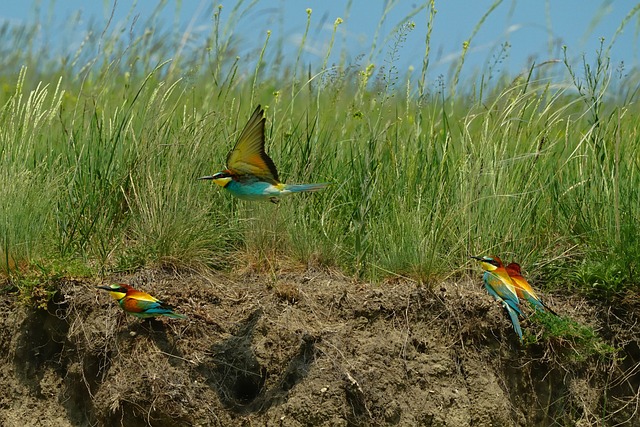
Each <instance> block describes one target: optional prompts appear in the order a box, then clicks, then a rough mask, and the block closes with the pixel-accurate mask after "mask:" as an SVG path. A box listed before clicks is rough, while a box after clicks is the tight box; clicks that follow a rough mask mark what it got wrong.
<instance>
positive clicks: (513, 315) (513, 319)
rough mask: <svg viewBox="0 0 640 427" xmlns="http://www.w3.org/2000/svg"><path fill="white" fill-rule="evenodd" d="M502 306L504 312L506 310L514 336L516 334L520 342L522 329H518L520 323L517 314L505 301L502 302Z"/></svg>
mask: <svg viewBox="0 0 640 427" xmlns="http://www.w3.org/2000/svg"><path fill="white" fill-rule="evenodd" d="M503 305H504V308H505V310H507V313H509V317H510V318H511V323H512V324H513V329H514V330H515V331H516V334H518V338H520V341H522V329H521V328H520V322H519V321H518V313H517V312H516V310H514V309H513V308H512V307H511V306H510V305H509V304H508V303H507V302H506V301H505V302H503Z"/></svg>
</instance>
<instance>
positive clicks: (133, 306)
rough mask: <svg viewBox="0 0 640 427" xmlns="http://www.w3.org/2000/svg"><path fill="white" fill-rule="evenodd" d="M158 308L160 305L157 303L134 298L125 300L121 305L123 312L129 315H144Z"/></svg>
mask: <svg viewBox="0 0 640 427" xmlns="http://www.w3.org/2000/svg"><path fill="white" fill-rule="evenodd" d="M160 306H161V304H160V302H158V301H148V300H139V299H135V298H125V299H124V301H123V303H122V308H123V309H124V311H127V312H129V313H145V312H148V311H149V310H153V309H156V308H158V307H160Z"/></svg>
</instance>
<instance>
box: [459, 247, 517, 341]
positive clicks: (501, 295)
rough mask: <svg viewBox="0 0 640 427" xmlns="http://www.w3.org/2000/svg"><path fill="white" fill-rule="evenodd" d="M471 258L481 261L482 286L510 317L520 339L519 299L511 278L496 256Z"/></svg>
mask: <svg viewBox="0 0 640 427" xmlns="http://www.w3.org/2000/svg"><path fill="white" fill-rule="evenodd" d="M471 258H473V259H476V260H478V261H480V262H481V265H482V268H483V269H484V275H483V276H482V278H483V280H484V287H485V289H486V290H487V292H489V295H491V296H492V297H493V298H494V299H495V300H496V301H499V302H500V303H501V304H502V306H503V307H504V309H505V310H507V313H508V314H509V318H510V319H511V323H512V324H513V329H514V330H515V331H516V334H518V338H520V340H522V329H521V328H520V322H519V321H518V315H519V314H522V313H521V311H520V307H519V305H520V300H519V299H518V295H517V293H516V287H515V285H514V283H513V280H511V278H510V277H509V274H507V271H506V270H505V268H504V266H503V265H502V261H501V260H500V258H498V257H497V256H483V257H478V256H472V257H471Z"/></svg>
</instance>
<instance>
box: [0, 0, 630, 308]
mask: <svg viewBox="0 0 640 427" xmlns="http://www.w3.org/2000/svg"><path fill="white" fill-rule="evenodd" d="M496 6H497V4H496ZM244 7H245V5H240V4H239V6H238V8H236V9H234V10H232V11H231V12H230V16H229V17H228V20H224V19H223V17H222V9H219V8H216V9H215V11H214V14H213V16H214V20H213V28H212V30H211V34H209V35H207V36H206V37H204V40H202V42H201V44H200V45H196V44H197V43H195V42H194V43H192V44H188V45H185V44H184V43H183V41H184V37H180V36H186V35H184V34H176V33H175V30H165V29H163V28H161V27H158V26H156V25H155V24H153V21H152V20H149V21H148V22H142V23H135V25H134V26H133V27H132V28H133V29H132V31H131V32H130V33H129V34H128V35H127V37H126V38H125V37H124V36H122V35H121V33H120V32H118V31H116V30H115V29H111V28H107V29H103V31H94V32H91V33H90V34H89V35H88V36H87V38H86V40H85V41H84V42H83V43H82V45H81V46H80V47H78V50H77V51H75V52H67V55H66V56H65V55H59V56H54V57H51V55H48V54H47V53H46V51H45V50H41V47H39V46H38V44H37V43H29V44H28V45H27V46H26V47H25V46H24V45H23V41H24V40H25V39H24V37H23V36H20V37H18V36H17V35H16V34H17V33H16V31H17V30H16V31H13V32H12V31H5V32H2V33H1V37H2V44H3V45H4V46H12V49H11V51H12V52H14V53H13V54H12V55H7V56H4V57H3V59H2V60H1V63H2V69H3V70H14V71H15V73H14V72H11V71H4V72H3V73H2V74H0V88H1V89H2V90H0V120H2V122H3V126H2V127H1V128H0V154H1V156H0V199H2V200H3V203H2V204H1V205H0V229H1V230H2V233H0V236H2V237H1V239H2V240H1V241H0V243H1V247H0V255H1V257H2V259H1V260H0V268H1V269H2V270H3V271H5V272H6V273H10V274H11V273H15V272H16V271H19V270H21V269H24V268H25V267H24V266H25V265H34V264H35V263H38V262H39V261H40V260H43V259H61V260H62V259H76V260H77V259H80V260H82V261H83V262H85V263H86V264H87V265H90V266H92V268H97V269H99V270H101V271H104V270H109V271H121V270H132V269H136V268H139V267H141V266H144V265H148V264H161V265H167V264H169V265H173V266H178V267H184V266H186V267H200V266H214V267H222V266H228V265H234V263H236V262H237V259H238V257H242V256H243V254H247V256H248V257H249V259H251V260H252V261H253V262H255V261H256V260H257V261H258V262H267V263H268V262H269V259H270V258H272V257H273V256H280V255H282V256H286V257H293V258H298V259H299V260H301V261H303V262H304V261H309V260H314V262H318V261H320V262H322V263H326V264H329V265H335V266H339V267H341V268H343V269H345V270H346V271H348V272H350V273H352V274H354V275H357V276H360V277H367V278H374V279H375V278H380V277H384V276H387V275H390V274H394V275H398V274H399V275H407V276H411V277H414V278H418V279H433V278H446V277H450V276H452V275H461V274H463V273H464V271H465V270H464V269H465V268H466V265H467V264H466V262H467V261H466V260H467V256H468V255H469V254H481V253H487V254H488V253H497V254H500V255H501V256H503V258H514V259H517V260H518V261H519V262H520V263H521V264H523V265H528V266H530V267H529V270H530V271H535V272H537V275H538V276H539V277H541V278H543V279H544V280H541V281H538V284H539V285H540V286H541V287H543V288H544V287H555V286H560V285H562V286H567V284H569V286H572V287H574V288H576V289H579V290H582V289H584V290H592V289H596V290H598V291H599V293H598V295H612V294H616V293H620V292H622V291H624V290H626V289H629V288H637V279H636V276H637V274H636V273H637V269H638V260H640V240H639V239H638V237H637V236H639V235H640V234H639V233H638V231H639V230H638V226H637V224H638V220H639V219H640V201H639V200H638V191H637V188H640V169H639V165H638V161H637V159H638V157H639V154H640V153H639V152H638V147H639V146H640V145H639V144H638V126H637V120H636V117H637V115H638V107H637V102H636V97H637V93H636V90H635V89H634V88H636V87H637V82H638V74H637V72H636V70H625V71H624V72H615V71H614V69H613V65H612V64H610V63H609V61H608V58H607V52H608V51H607V49H604V48H603V49H601V50H600V51H598V52H596V53H595V57H593V55H587V56H585V58H584V61H583V62H582V63H578V64H574V63H572V62H571V61H570V60H568V59H567V57H566V55H565V58H564V61H552V62H549V63H544V64H540V65H533V66H531V67H530V68H529V69H528V70H527V71H526V72H523V73H522V74H520V75H517V76H509V75H505V74H501V75H495V71H494V68H493V67H492V66H491V63H489V64H488V66H487V68H486V71H485V73H484V74H481V75H478V76H475V77H474V78H473V79H470V80H469V81H470V82H472V84H469V85H467V86H463V85H462V84H461V82H460V75H461V74H460V73H461V69H462V67H463V64H464V55H465V54H464V53H463V54H462V57H461V58H460V62H459V64H458V67H455V68H454V69H453V71H452V75H451V76H450V77H441V78H440V79H438V80H436V81H429V79H428V72H427V71H428V67H429V60H428V59H429V58H428V56H429V52H430V47H429V43H430V34H431V33H430V29H431V28H432V27H433V25H437V16H436V14H435V9H434V4H433V2H430V3H429V2H428V3H426V4H425V5H424V6H423V7H421V8H420V9H419V11H421V13H424V12H425V11H426V15H427V19H428V22H429V33H428V34H427V35H426V38H425V43H426V50H425V58H424V61H423V68H422V70H420V72H419V73H415V74H416V75H413V74H412V71H411V70H409V71H405V70H401V69H400V68H398V52H399V50H400V49H401V48H402V46H403V44H404V43H405V41H406V36H407V34H409V33H410V32H411V31H413V30H414V26H412V25H411V23H410V22H405V23H402V24H399V25H397V26H395V27H394V29H393V32H392V34H390V35H389V36H388V37H387V38H385V39H384V46H382V47H381V46H376V44H375V43H377V42H379V41H380V39H379V38H378V35H376V39H375V40H374V42H373V43H372V44H373V46H374V48H373V50H375V49H378V48H379V49H383V50H384V51H385V52H386V56H385V60H384V62H383V63H381V64H377V63H374V62H372V61H373V59H371V58H372V56H371V55H370V56H369V58H370V59H369V60H368V61H365V62H358V61H356V62H354V63H346V61H344V60H341V61H339V62H337V63H332V62H331V59H332V58H334V57H335V55H336V54H337V53H340V52H334V51H332V49H334V42H335V41H336V37H337V38H338V39H339V33H337V28H338V26H339V25H341V24H342V20H339V19H337V20H336V21H335V24H334V29H333V35H332V38H331V43H330V44H329V47H328V50H327V52H326V55H325V56H324V60H323V61H322V64H321V65H313V64H306V63H304V60H303V59H301V58H302V57H303V56H302V52H303V46H304V43H305V41H306V35H307V32H308V29H309V26H310V25H312V24H313V22H314V16H313V14H312V11H311V10H308V11H307V12H306V18H305V16H302V18H301V22H302V21H304V19H306V27H305V28H306V29H305V32H304V37H303V38H302V43H303V45H302V46H301V47H300V50H299V51H298V52H297V55H296V56H295V61H292V62H286V61H284V60H282V57H283V56H282V43H280V42H278V41H277V37H275V35H274V34H271V33H269V34H265V37H264V40H263V41H262V43H261V44H260V46H257V47H256V50H255V51H252V52H251V55H253V57H254V58H259V60H258V61H257V62H250V61H248V58H249V57H251V55H249V56H247V57H245V56H242V57H238V56H237V54H236V52H237V51H236V46H235V45H234V43H235V40H236V39H235V38H234V31H235V30H234V26H233V23H234V21H233V19H237V16H239V15H240V14H241V13H242V10H241V9H242V8H244ZM490 12H491V10H490V11H488V12H487V13H490ZM416 13H417V12H416ZM234 17H235V18H234ZM483 19H484V18H483ZM625 22H626V21H625ZM223 23H224V25H222V24H223ZM478 25H479V26H481V25H482V22H480V23H479V24H478ZM477 29H478V28H476V29H474V30H473V34H472V36H473V35H474V34H475V33H476V32H477ZM37 31H38V30H37V26H34V27H25V28H22V29H21V32H19V33H20V34H22V35H24V34H27V35H31V36H33V35H34V34H35V33H36V32H37ZM172 31H173V32H172ZM274 38H276V41H275V42H274ZM29 40H31V38H29ZM181 43H182V44H181ZM19 47H20V48H19ZM508 49H509V46H508V45H505V46H503V51H502V53H500V55H506V54H507V53H508ZM373 50H372V51H373ZM203 52H204V53H203ZM464 52H466V50H465V51H464ZM341 57H342V58H344V57H345V56H344V55H342V56H341ZM359 61H362V60H361V59H360V60H359ZM271 65H273V66H271ZM618 70H619V69H618ZM418 74H419V75H420V77H417V75H418ZM257 103H261V104H262V105H264V106H265V109H266V115H267V151H268V152H269V154H270V156H271V157H272V158H273V159H274V161H275V163H276V164H277V165H278V168H279V171H280V175H281V178H282V179H283V181H284V182H292V183H293V182H330V183H331V184H332V185H331V187H330V188H329V189H327V190H325V191H323V192H319V193H315V194H311V195H296V196H292V197H291V198H289V199H286V200H283V201H282V203H280V204H279V205H278V206H275V205H274V206H272V205H270V204H268V205H255V204H249V203H245V202H241V201H238V200H235V199H232V198H231V196H230V195H229V194H226V193H224V192H222V191H219V190H218V189H217V188H211V185H207V183H204V182H200V181H197V180H196V178H197V177H198V176H201V175H203V174H209V173H212V172H214V171H216V170H219V169H222V168H223V166H224V159H225V156H226V153H227V151H228V150H229V149H230V148H231V147H232V145H233V143H234V141H235V138H236V137H237V135H238V132H239V130H240V129H241V128H242V126H243V125H244V123H245V121H246V119H247V118H248V116H249V113H250V112H251V111H252V110H253V108H254V107H255V104H257ZM261 260H262V261H261Z"/></svg>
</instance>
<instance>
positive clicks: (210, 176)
mask: <svg viewBox="0 0 640 427" xmlns="http://www.w3.org/2000/svg"><path fill="white" fill-rule="evenodd" d="M198 179H213V175H208V176H201V177H200V178H198Z"/></svg>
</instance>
